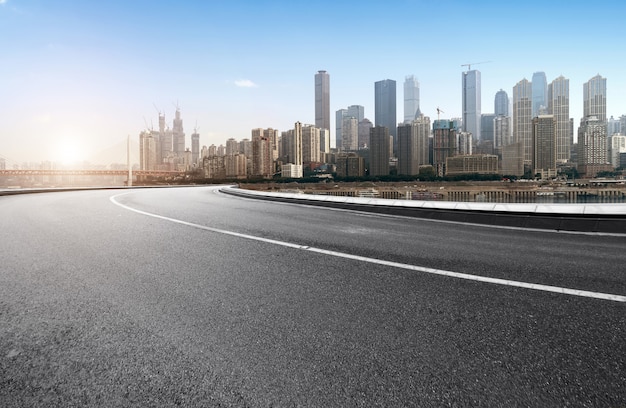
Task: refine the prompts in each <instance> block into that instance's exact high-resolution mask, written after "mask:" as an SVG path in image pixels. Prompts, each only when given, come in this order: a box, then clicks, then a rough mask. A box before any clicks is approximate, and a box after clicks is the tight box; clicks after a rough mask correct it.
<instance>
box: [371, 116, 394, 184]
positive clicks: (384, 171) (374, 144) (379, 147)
mask: <svg viewBox="0 0 626 408" xmlns="http://www.w3.org/2000/svg"><path fill="white" fill-rule="evenodd" d="M390 156H391V152H390V151H389V129H387V127H386V126H375V127H373V128H371V129H370V166H369V167H370V176H388V175H389V157H390Z"/></svg>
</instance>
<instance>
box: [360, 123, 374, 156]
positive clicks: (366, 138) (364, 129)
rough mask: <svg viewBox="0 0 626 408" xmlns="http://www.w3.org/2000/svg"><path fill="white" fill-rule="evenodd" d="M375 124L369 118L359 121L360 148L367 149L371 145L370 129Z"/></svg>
mask: <svg viewBox="0 0 626 408" xmlns="http://www.w3.org/2000/svg"><path fill="white" fill-rule="evenodd" d="M373 127H374V124H373V123H372V122H371V121H370V120H369V119H367V118H364V119H363V120H362V121H360V122H359V149H365V148H367V147H369V145H370V129H371V128H373Z"/></svg>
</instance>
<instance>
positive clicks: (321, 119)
mask: <svg viewBox="0 0 626 408" xmlns="http://www.w3.org/2000/svg"><path fill="white" fill-rule="evenodd" d="M315 127H318V128H322V129H328V130H330V77H329V76H328V73H327V72H326V71H317V74H315Z"/></svg>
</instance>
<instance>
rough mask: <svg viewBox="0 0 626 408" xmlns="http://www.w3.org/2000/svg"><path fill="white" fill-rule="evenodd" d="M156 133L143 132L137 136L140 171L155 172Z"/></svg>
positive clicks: (157, 139) (156, 159)
mask: <svg viewBox="0 0 626 408" xmlns="http://www.w3.org/2000/svg"><path fill="white" fill-rule="evenodd" d="M158 142H159V138H158V132H155V131H153V130H152V131H150V130H144V131H143V132H141V133H140V134H139V168H140V169H141V170H156V169H157V166H158V164H159V162H158V158H157V145H158Z"/></svg>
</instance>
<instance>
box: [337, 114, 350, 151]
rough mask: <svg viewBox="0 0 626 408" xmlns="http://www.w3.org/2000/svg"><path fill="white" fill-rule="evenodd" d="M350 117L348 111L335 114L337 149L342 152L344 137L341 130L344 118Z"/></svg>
mask: <svg viewBox="0 0 626 408" xmlns="http://www.w3.org/2000/svg"><path fill="white" fill-rule="evenodd" d="M346 116H348V110H347V109H339V110H337V111H336V112H335V148H337V150H341V148H342V146H343V140H342V139H343V136H342V134H341V129H342V128H343V118H345V117H346Z"/></svg>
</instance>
